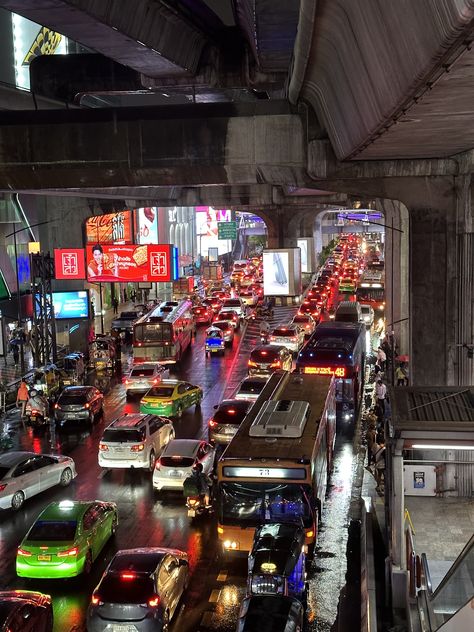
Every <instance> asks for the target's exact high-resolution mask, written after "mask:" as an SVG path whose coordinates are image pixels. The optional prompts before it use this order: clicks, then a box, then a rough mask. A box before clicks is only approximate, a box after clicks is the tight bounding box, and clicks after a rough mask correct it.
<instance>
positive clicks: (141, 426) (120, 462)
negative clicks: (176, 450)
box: [99, 413, 174, 472]
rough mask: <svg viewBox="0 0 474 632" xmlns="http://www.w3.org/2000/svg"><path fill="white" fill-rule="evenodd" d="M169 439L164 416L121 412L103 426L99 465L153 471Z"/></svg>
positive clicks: (171, 436)
mask: <svg viewBox="0 0 474 632" xmlns="http://www.w3.org/2000/svg"><path fill="white" fill-rule="evenodd" d="M171 439H174V427H173V424H172V423H171V421H170V420H169V419H168V418H167V417H160V416H158V415H143V414H141V413H131V414H125V415H122V416H121V417H119V418H118V419H116V420H115V421H113V422H112V423H111V424H110V426H107V428H106V429H105V430H104V434H103V435H102V439H101V440H100V443H99V465H100V467H105V468H132V469H133V468H138V469H145V470H148V471H149V472H153V468H154V467H155V462H156V459H157V458H158V456H159V455H160V454H161V453H162V451H163V449H164V448H165V446H166V445H168V443H169V442H170V441H171Z"/></svg>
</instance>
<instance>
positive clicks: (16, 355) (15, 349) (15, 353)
mask: <svg viewBox="0 0 474 632" xmlns="http://www.w3.org/2000/svg"><path fill="white" fill-rule="evenodd" d="M12 353H13V362H14V364H15V366H18V362H19V360H20V350H19V349H18V345H17V344H16V342H15V343H12Z"/></svg>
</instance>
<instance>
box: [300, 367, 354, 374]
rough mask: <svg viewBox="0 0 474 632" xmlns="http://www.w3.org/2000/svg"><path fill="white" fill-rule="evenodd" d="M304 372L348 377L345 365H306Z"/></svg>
mask: <svg viewBox="0 0 474 632" xmlns="http://www.w3.org/2000/svg"><path fill="white" fill-rule="evenodd" d="M303 372H304V373H307V374H310V375H334V377H346V367H345V366H305V367H304V369H303Z"/></svg>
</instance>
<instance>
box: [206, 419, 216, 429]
mask: <svg viewBox="0 0 474 632" xmlns="http://www.w3.org/2000/svg"><path fill="white" fill-rule="evenodd" d="M208 425H209V428H215V427H216V426H217V421H215V420H214V419H209V421H208Z"/></svg>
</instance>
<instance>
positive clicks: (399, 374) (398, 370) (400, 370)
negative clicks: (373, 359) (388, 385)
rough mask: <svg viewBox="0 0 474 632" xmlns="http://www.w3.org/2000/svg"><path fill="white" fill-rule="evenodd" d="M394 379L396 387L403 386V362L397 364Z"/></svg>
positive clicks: (404, 376)
mask: <svg viewBox="0 0 474 632" xmlns="http://www.w3.org/2000/svg"><path fill="white" fill-rule="evenodd" d="M395 377H396V379H397V386H405V379H406V375H405V371H404V370H403V362H402V363H401V364H399V365H398V366H397V368H396V370H395Z"/></svg>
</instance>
